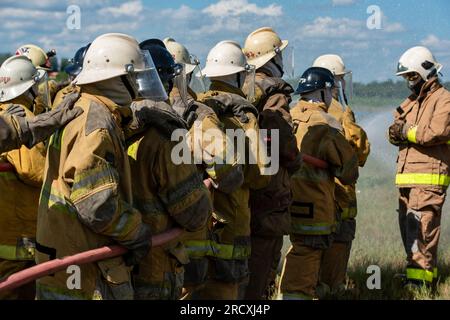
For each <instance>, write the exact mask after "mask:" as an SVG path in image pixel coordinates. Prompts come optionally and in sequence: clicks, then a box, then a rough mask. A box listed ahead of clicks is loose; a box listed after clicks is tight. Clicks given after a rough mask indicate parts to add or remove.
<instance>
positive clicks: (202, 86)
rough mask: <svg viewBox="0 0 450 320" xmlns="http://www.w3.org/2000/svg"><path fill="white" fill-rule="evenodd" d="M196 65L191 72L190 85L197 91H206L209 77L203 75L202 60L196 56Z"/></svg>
mask: <svg viewBox="0 0 450 320" xmlns="http://www.w3.org/2000/svg"><path fill="white" fill-rule="evenodd" d="M194 59H195V60H194V61H193V62H195V64H196V66H195V68H194V70H193V71H192V73H191V76H190V81H189V87H190V88H191V89H192V90H194V92H196V93H205V92H206V90H207V88H208V87H209V83H208V81H209V80H208V79H207V78H206V77H205V76H204V75H203V73H202V68H201V67H200V61H199V60H198V59H197V58H196V57H195V56H194Z"/></svg>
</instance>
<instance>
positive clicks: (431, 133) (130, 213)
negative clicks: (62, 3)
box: [0, 27, 450, 300]
mask: <svg viewBox="0 0 450 320" xmlns="http://www.w3.org/2000/svg"><path fill="white" fill-rule="evenodd" d="M287 46H288V41H287V40H281V38H280V37H279V35H278V34H277V33H276V32H275V31H274V30H273V29H272V28H270V27H263V28H259V29H257V30H255V31H253V32H252V33H250V34H249V35H248V37H247V38H246V40H245V43H244V46H243V47H241V46H240V45H239V43H237V42H235V41H230V40H226V41H221V42H219V43H217V44H216V45H215V46H214V47H213V48H212V49H211V50H210V51H209V54H208V56H207V59H206V63H205V66H204V68H203V69H201V68H200V62H199V60H198V59H197V58H196V57H195V56H194V55H191V54H190V53H189V52H188V50H187V49H186V47H185V46H183V45H182V44H180V43H178V42H177V41H175V40H174V39H172V38H166V39H164V40H163V41H161V40H159V39H148V40H145V41H143V42H141V43H138V41H137V40H136V39H135V38H133V37H131V36H129V35H126V34H120V33H109V34H104V35H101V36H99V37H97V38H96V39H95V40H94V41H93V42H92V43H90V44H88V45H86V46H84V47H82V48H80V49H79V50H78V51H77V52H76V54H75V57H74V58H73V59H72V60H71V62H70V64H69V65H68V66H67V67H66V68H65V71H66V72H67V74H68V75H69V81H68V82H60V83H57V82H56V81H55V80H49V79H48V72H47V71H48V70H49V68H50V67H51V65H50V63H49V59H50V56H51V55H52V54H54V52H52V53H51V54H47V53H45V51H43V50H42V49H41V48H39V47H37V46H35V45H24V46H22V47H21V48H19V49H18V50H17V52H16V55H14V56H12V57H10V58H8V59H7V60H6V61H5V62H4V63H3V64H2V65H1V67H0V149H1V150H0V152H2V154H1V156H0V192H1V196H0V283H1V281H7V280H8V278H9V277H10V276H11V275H12V274H14V273H17V272H19V271H22V270H27V269H28V268H30V267H33V266H34V265H36V264H37V265H39V264H42V263H45V262H47V261H51V260H53V259H61V258H64V257H67V256H72V255H75V254H78V253H81V252H85V251H88V250H92V249H96V248H101V247H104V246H108V245H113V244H118V245H121V246H123V247H125V248H126V249H127V252H126V253H125V254H124V255H121V256H117V257H114V258H108V259H103V260H99V261H96V262H94V263H87V264H80V265H79V268H80V269H79V270H80V273H79V275H80V279H79V283H78V285H75V286H73V285H72V286H70V285H68V283H69V282H70V281H71V280H70V279H69V278H71V276H72V275H71V274H70V272H66V270H63V271H58V272H56V273H53V274H48V275H46V276H43V277H40V278H39V279H36V281H31V282H29V283H27V284H25V285H22V286H20V287H18V288H16V289H14V290H3V291H2V290H0V298H1V299H35V298H36V299H149V300H150V299H152V300H159V299H172V300H175V299H227V300H241V299H251V300H261V299H276V298H280V297H281V298H282V299H295V300H303V299H317V298H326V297H335V298H336V297H339V296H341V295H343V294H344V293H345V292H346V272H347V265H348V261H349V257H350V250H351V246H352V241H353V239H354V238H355V230H356V220H355V217H356V214H357V201H356V200H357V199H356V189H355V185H356V182H357V179H358V170H359V167H362V166H364V164H365V162H366V160H367V157H368V155H369V151H370V144H369V141H368V137H367V135H366V133H365V132H364V130H363V129H362V128H361V127H360V126H359V125H358V124H357V123H356V120H355V115H354V113H353V112H352V110H351V108H350V107H349V105H348V103H349V101H350V99H348V96H349V92H350V90H351V77H350V76H351V71H350V70H348V69H346V67H345V65H344V62H343V60H342V58H341V57H339V56H338V55H335V54H326V55H322V56H320V57H318V58H317V59H315V61H314V62H313V64H312V66H311V67H310V68H308V69H307V70H306V71H304V73H303V74H302V76H301V78H300V80H299V83H298V87H297V89H296V90H295V91H294V89H293V88H292V86H291V85H290V84H289V83H288V82H286V81H285V80H283V75H284V72H285V71H284V70H285V68H286V67H284V66H283V62H285V63H284V64H286V61H283V51H284V50H285V48H286V47H287ZM285 59H286V58H285ZM441 68H442V66H441V65H440V64H439V63H438V62H437V61H436V60H435V58H434V57H433V55H432V53H431V52H430V51H429V50H428V49H427V48H425V47H413V48H411V49H409V50H407V51H406V52H405V53H404V54H403V55H402V57H401V58H400V60H399V63H398V69H397V73H396V74H397V75H398V76H402V77H404V78H405V79H406V81H407V83H408V87H409V88H410V89H411V95H410V96H409V97H408V98H407V99H406V100H405V101H404V102H403V103H402V104H401V105H400V106H399V107H398V108H397V109H396V112H395V120H394V123H393V124H392V125H391V126H390V127H389V130H388V136H389V141H390V142H391V143H392V144H394V145H396V146H398V148H399V157H398V170H397V175H396V184H397V186H398V188H399V192H400V198H399V211H398V214H399V225H400V231H401V235H402V240H403V244H404V247H405V251H406V254H407V266H406V272H405V275H404V279H403V284H404V286H405V288H419V287H422V286H432V285H433V283H435V282H436V280H437V277H438V273H437V268H436V266H437V247H438V241H439V235H440V217H441V211H442V206H443V203H444V200H445V195H446V188H447V186H448V185H449V184H450V171H449V166H450V93H449V92H448V91H447V90H446V89H445V88H444V87H443V86H442V85H441V84H440V82H439V72H440V70H441ZM206 84H207V85H208V87H206ZM194 87H195V88H194ZM292 95H299V100H298V102H297V103H295V106H291V105H292V104H293V103H292ZM178 129H182V130H184V131H183V132H185V133H186V134H185V138H186V145H187V146H188V151H189V155H188V158H190V159H191V160H192V161H187V162H181V163H180V162H177V161H174V150H175V149H176V147H177V146H178V143H179V141H175V140H174V139H173V136H174V132H175V131H177V130H178ZM261 129H265V130H267V131H268V132H269V135H268V136H267V137H266V138H265V139H256V140H254V139H250V132H257V133H260V132H261V131H262V130H261ZM230 131H231V132H233V131H241V132H244V133H245V134H246V135H244V139H243V141H240V142H241V143H242V144H243V145H244V146H245V148H244V152H242V151H240V150H237V149H236V148H235V144H234V143H233V142H234V141H231V140H233V139H232V138H230V136H229V135H228V132H230ZM211 132H214V136H215V138H214V139H212V138H211ZM247 133H249V134H248V135H247ZM217 135H218V136H219V138H220V139H218V136H217ZM236 137H237V138H236ZM235 138H236V139H239V136H235ZM217 141H220V143H217ZM255 141H257V144H258V146H255V145H254V144H255V143H256V142H255ZM237 144H238V145H239V142H238V143H237ZM230 146H231V148H235V149H236V150H235V149H233V150H234V151H236V152H231V151H230ZM258 148H259V149H262V150H263V151H264V152H262V153H261V152H260V153H258V155H257V156H255V159H256V161H250V158H251V157H250V156H249V154H250V153H252V152H253V151H255V150H257V149H258ZM274 148H275V150H276V151H277V152H276V153H275V154H276V156H277V157H278V159H275V160H274V159H271V163H270V164H273V161H278V162H279V166H278V169H277V170H275V171H272V172H270V171H268V170H267V161H264V160H266V159H264V157H267V158H268V157H269V156H274V154H273V153H272V152H271V150H274ZM194 150H200V152H194ZM230 153H231V156H230ZM255 153H256V152H255ZM261 154H262V155H261ZM183 156H184V158H185V156H186V155H183ZM173 229H181V230H182V232H181V233H178V234H177V235H176V236H175V237H172V238H171V239H170V241H168V242H167V241H166V242H165V243H164V244H162V245H154V246H152V241H151V239H152V236H155V235H160V234H164V233H167V232H170V230H173ZM286 235H289V237H290V248H289V251H288V253H287V255H286V257H285V258H284V257H283V244H284V243H285V242H286V237H285V236H286ZM285 245H286V243H285ZM71 279H73V278H71ZM69 280H70V281H69Z"/></svg>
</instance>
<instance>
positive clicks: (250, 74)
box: [242, 64, 256, 103]
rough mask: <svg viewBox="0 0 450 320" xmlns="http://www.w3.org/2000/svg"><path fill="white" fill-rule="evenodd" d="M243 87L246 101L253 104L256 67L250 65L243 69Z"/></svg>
mask: <svg viewBox="0 0 450 320" xmlns="http://www.w3.org/2000/svg"><path fill="white" fill-rule="evenodd" d="M245 72H246V73H245V85H242V89H243V90H244V91H245V92H244V93H245V95H246V96H247V100H248V101H249V102H250V103H253V102H255V74H256V67H255V66H254V65H251V64H247V66H246V67H245Z"/></svg>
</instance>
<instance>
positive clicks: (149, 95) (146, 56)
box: [125, 50, 168, 101]
mask: <svg viewBox="0 0 450 320" xmlns="http://www.w3.org/2000/svg"><path fill="white" fill-rule="evenodd" d="M141 54H142V57H143V60H144V69H142V70H139V71H136V70H134V68H133V65H126V66H125V69H126V71H127V72H128V73H130V74H131V75H132V77H133V78H134V84H133V85H135V86H136V91H137V92H138V97H139V98H144V99H151V100H154V101H166V100H167V99H168V96H167V92H166V90H165V89H164V86H163V84H162V82H161V79H160V78H159V75H158V71H157V70H156V67H155V64H154V63H153V60H152V57H151V55H150V52H148V51H147V50H141Z"/></svg>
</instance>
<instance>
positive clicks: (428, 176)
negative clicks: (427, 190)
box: [395, 173, 450, 187]
mask: <svg viewBox="0 0 450 320" xmlns="http://www.w3.org/2000/svg"><path fill="white" fill-rule="evenodd" d="M395 184H397V185H403V184H420V185H422V184H425V185H433V186H446V187H448V186H449V185H450V176H446V175H443V174H435V173H398V174H397V175H396V177H395Z"/></svg>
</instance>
